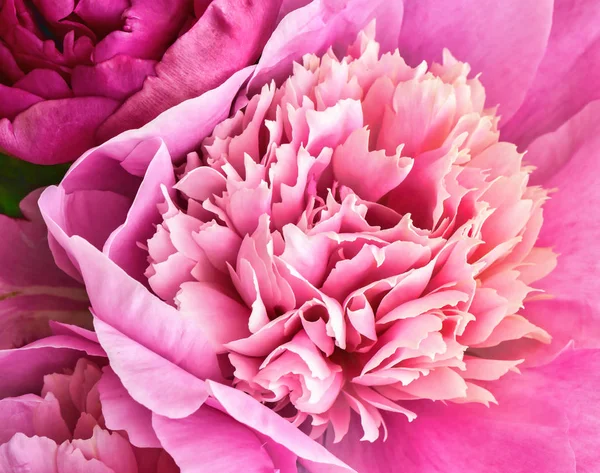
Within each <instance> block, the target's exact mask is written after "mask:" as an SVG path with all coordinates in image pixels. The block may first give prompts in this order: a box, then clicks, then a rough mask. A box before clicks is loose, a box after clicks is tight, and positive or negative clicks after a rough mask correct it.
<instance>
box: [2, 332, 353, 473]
mask: <svg viewBox="0 0 600 473" xmlns="http://www.w3.org/2000/svg"><path fill="white" fill-rule="evenodd" d="M55 329H56V334H55V335H52V336H50V337H47V338H45V339H44V340H41V341H39V342H36V343H34V344H31V345H28V346H26V347H23V348H20V349H15V350H0V369H2V373H3V375H4V374H8V375H9V379H6V378H5V377H4V376H3V378H2V380H0V394H1V399H0V472H2V473H9V472H10V473H12V472H14V471H28V472H31V473H51V472H56V473H74V472H79V471H83V470H86V471H88V470H89V471H94V472H101V473H132V472H139V473H152V472H156V473H167V472H168V473H171V472H173V473H176V472H179V471H189V470H190V469H192V470H193V469H196V468H198V467H199V466H200V467H202V468H205V469H207V471H226V469H228V470H227V471H240V470H242V469H245V468H246V467H247V466H248V465H252V466H253V467H254V468H256V469H257V470H256V471H258V470H260V471H264V472H275V471H296V463H297V461H299V462H300V464H304V465H307V466H308V467H310V468H314V469H315V470H316V471H319V470H318V469H319V468H324V467H325V466H326V467H327V468H330V470H327V471H337V472H343V471H346V472H348V471H351V470H350V469H349V468H348V467H346V466H345V465H343V464H342V463H341V462H340V461H339V460H337V459H336V458H335V457H333V456H332V455H331V454H329V453H328V452H327V451H326V450H325V449H324V448H323V447H322V446H321V445H318V444H316V443H314V442H313V441H311V440H310V439H309V438H308V437H306V436H305V435H304V434H302V433H301V432H299V431H297V430H296V429H294V427H293V426H292V425H290V424H289V423H287V422H286V421H285V420H283V419H281V418H280V417H278V416H277V415H276V414H275V413H273V412H271V411H269V410H268V409H266V408H264V407H263V406H260V405H258V406H254V405H252V403H256V401H254V400H252V399H250V398H247V397H246V396H244V395H243V394H241V393H239V392H237V391H235V390H233V389H232V388H228V387H227V386H223V385H220V384H218V383H213V382H210V383H207V385H206V394H207V399H206V402H205V403H204V404H203V406H202V407H201V408H200V409H199V410H197V411H196V412H194V413H193V414H192V415H190V416H188V417H186V418H185V419H169V418H166V417H162V416H159V415H156V414H153V413H151V412H150V411H149V410H147V409H146V408H144V407H143V406H141V405H140V404H138V403H137V402H135V401H134V400H133V399H132V398H131V397H130V395H129V394H128V392H127V390H126V389H125V388H124V387H123V385H122V384H121V382H120V381H119V378H118V377H117V376H116V375H115V373H114V372H113V371H112V369H111V368H110V367H109V366H107V365H106V357H105V354H104V352H103V351H102V349H101V348H100V346H99V345H98V344H97V340H96V339H95V335H94V334H93V332H89V331H87V330H85V329H73V328H72V327H71V328H69V327H68V326H61V327H58V326H56V327H55ZM36 352H39V353H36ZM39 354H41V355H42V356H39ZM44 358H45V359H46V363H45V362H44V361H43V359H44ZM48 361H50V362H51V364H48V363H47V362H48ZM24 363H26V364H27V369H26V371H27V374H28V375H29V379H27V377H20V378H18V379H17V378H13V379H10V372H11V366H14V365H15V364H17V365H22V364H24ZM36 377H37V378H36ZM165 388H166V389H167V390H168V387H167V386H165ZM7 396H11V397H7ZM209 396H210V397H209ZM261 409H263V410H264V411H266V412H264V411H261ZM243 410H247V411H249V412H251V413H252V415H251V416H244V418H243V419H240V417H241V413H242V412H243ZM206 432H210V435H206ZM230 451H234V452H235V457H232V456H231V455H229V452H230ZM292 469H293V470H292Z"/></svg>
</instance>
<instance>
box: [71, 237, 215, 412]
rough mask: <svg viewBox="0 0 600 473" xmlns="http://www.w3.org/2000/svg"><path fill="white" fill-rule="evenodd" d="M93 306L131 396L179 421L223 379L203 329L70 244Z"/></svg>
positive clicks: (91, 252)
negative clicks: (209, 381)
mask: <svg viewBox="0 0 600 473" xmlns="http://www.w3.org/2000/svg"><path fill="white" fill-rule="evenodd" d="M69 245H70V246H69V251H70V252H71V254H72V255H73V258H74V260H75V261H76V262H77V264H78V266H79V268H80V269H81V273H82V276H83V279H84V281H85V283H86V288H87V291H88V294H89V296H90V301H91V303H92V311H93V313H94V316H95V320H94V326H95V328H96V333H97V334H98V339H99V340H100V344H101V345H102V346H103V348H104V349H105V350H106V353H107V355H108V358H109V360H110V365H111V367H112V369H113V370H114V372H115V373H116V374H117V375H118V376H119V378H120V379H121V382H122V383H123V385H124V386H125V388H126V389H127V391H128V392H129V393H130V394H131V396H132V397H133V398H134V399H135V400H136V401H138V402H139V403H140V404H142V405H144V406H145V407H147V408H149V409H151V410H153V411H154V412H157V413H158V414H161V415H164V416H167V417H174V418H180V417H185V416H187V415H189V414H191V413H192V412H194V411H196V410H197V409H198V407H199V406H200V405H201V404H202V403H203V402H204V400H205V398H206V390H205V387H204V383H203V381H201V380H202V379H204V378H213V379H215V378H216V379H219V378H220V370H219V367H218V365H217V358H216V354H215V352H214V350H213V349H212V348H211V347H210V344H209V343H208V341H207V340H206V338H205V337H204V335H203V333H202V332H201V331H200V330H199V328H198V327H197V326H196V325H195V324H194V323H193V321H191V320H189V319H185V318H182V317H181V315H180V314H179V313H178V312H177V310H176V309H175V308H173V307H171V306H169V305H168V304H166V303H165V302H163V301H161V300H160V299H158V298H157V297H156V296H154V295H153V294H151V293H150V292H149V291H148V290H147V289H146V288H145V287H144V286H142V285H141V284H140V283H139V282H137V281H135V280H134V279H132V278H131V277H130V276H128V275H127V274H126V273H125V272H124V271H123V270H122V269H120V268H119V267H118V266H117V265H116V264H115V263H113V262H112V261H110V260H109V259H108V258H107V257H106V256H105V255H104V254H102V253H101V252H100V251H98V250H97V249H95V248H94V247H92V246H91V245H90V244H89V243H88V242H86V241H85V240H82V239H81V238H79V237H72V238H71V239H69Z"/></svg>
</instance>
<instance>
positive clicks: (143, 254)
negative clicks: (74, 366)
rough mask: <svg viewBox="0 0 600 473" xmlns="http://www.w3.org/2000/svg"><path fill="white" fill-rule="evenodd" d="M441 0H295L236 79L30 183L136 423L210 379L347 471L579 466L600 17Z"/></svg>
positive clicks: (593, 321) (590, 447) (588, 381)
mask: <svg viewBox="0 0 600 473" xmlns="http://www.w3.org/2000/svg"><path fill="white" fill-rule="evenodd" d="M290 3H294V2H290ZM301 3H302V2H301ZM446 5H447V3H446V2H444V3H443V6H442V3H441V2H436V1H433V0H432V1H423V2H418V3H417V2H415V3H409V2H404V4H403V3H402V2H374V1H372V0H370V1H368V2H367V1H358V0H356V1H350V2H343V3H336V2H311V3H309V4H308V5H306V6H304V7H302V8H299V9H298V10H295V11H293V12H292V13H290V14H289V15H287V16H286V17H285V18H284V19H283V20H282V21H281V23H280V24H279V26H278V27H277V29H276V30H275V32H274V34H273V36H272V37H271V39H270V40H269V41H268V42H267V44H266V46H265V48H264V50H263V53H262V55H261V58H260V61H259V63H258V65H257V67H256V68H254V69H246V70H242V71H240V72H238V73H236V74H234V75H232V76H231V77H230V78H229V79H228V80H227V81H225V82H224V83H223V84H222V85H221V86H219V87H218V88H216V89H213V90H211V91H209V92H206V93H205V94H203V95H201V96H199V97H197V98H195V99H192V100H189V101H187V102H184V103H182V104H180V105H178V106H176V107H174V108H171V109H169V110H167V111H166V112H164V113H163V114H162V115H160V116H159V117H157V118H156V119H155V120H154V121H152V122H150V123H149V124H148V125H146V126H144V127H142V128H140V129H138V130H132V131H128V132H126V133H124V134H122V135H120V136H118V137H116V138H114V139H111V140H109V141H108V142H106V143H105V144H103V145H101V146H100V147H98V148H96V149H92V150H90V151H88V152H86V153H85V154H84V155H83V156H82V157H81V158H80V159H79V161H77V163H75V165H74V166H73V167H72V168H71V170H70V171H69V173H68V175H67V176H66V177H65V179H64V181H63V182H62V183H61V185H60V186H58V187H55V188H50V189H48V190H47V191H45V193H44V194H43V196H42V198H41V199H40V205H41V208H42V212H43V215H44V218H45V219H46V223H47V224H48V228H49V229H50V232H51V235H52V238H53V239H54V240H52V242H53V243H52V244H53V250H54V255H55V259H56V262H57V264H58V265H59V266H60V267H61V268H62V269H64V270H65V271H66V272H68V273H69V274H71V275H72V276H73V277H77V278H80V279H81V280H82V281H83V282H84V283H85V287H86V290H87V292H88V294H89V297H90V300H91V305H92V311H93V313H94V327H95V331H96V335H97V337H98V340H99V342H100V345H101V346H102V347H103V349H104V350H105V351H106V353H107V356H108V360H109V363H110V367H111V369H112V370H113V371H114V373H115V374H116V377H118V379H119V380H120V382H121V383H122V385H123V386H124V388H125V389H126V391H127V392H128V393H129V394H130V396H131V397H132V398H133V399H134V400H135V402H137V403H139V404H140V405H141V406H143V408H144V409H147V410H148V411H150V412H151V416H153V417H154V416H160V418H164V419H168V422H173V423H174V425H177V426H180V425H182V424H183V425H187V423H188V422H191V421H190V420H189V419H194V418H195V416H196V415H197V413H198V412H202V409H204V406H206V405H207V404H206V403H207V402H208V401H207V399H217V401H218V402H219V403H221V405H222V406H224V404H223V403H224V402H225V401H224V400H223V398H222V397H221V398H219V394H218V393H219V392H220V391H219V390H220V389H222V390H224V392H226V393H227V396H228V398H229V400H230V402H231V403H230V404H229V406H230V409H228V410H227V411H228V413H229V415H231V416H233V417H234V418H235V419H236V420H237V421H239V422H242V423H244V422H250V420H251V419H252V420H256V419H262V418H263V416H267V415H269V416H270V417H269V418H270V419H277V420H278V421H281V422H279V423H277V424H276V426H274V427H273V428H274V429H276V430H277V431H278V432H279V433H280V434H281V435H280V436H279V437H277V438H275V437H274V436H271V438H273V439H274V440H275V441H280V439H282V438H285V439H288V440H289V437H288V434H289V435H291V433H292V432H295V433H296V435H297V436H298V437H297V438H298V439H300V438H302V439H303V441H308V439H307V437H305V436H303V435H304V434H301V433H300V430H303V431H307V432H309V433H310V434H311V435H312V436H313V437H314V438H315V439H317V440H318V441H319V442H321V443H322V444H323V445H325V446H326V447H327V449H328V450H329V451H330V452H333V453H335V454H336V455H337V456H338V457H339V458H340V459H341V460H342V461H344V462H347V463H348V464H349V465H351V466H352V467H353V468H355V469H356V471H359V472H369V473H371V472H374V473H377V472H387V471H390V468H395V465H399V468H400V467H401V468H402V470H403V471H407V472H415V473H416V472H434V471H448V472H454V471H456V472H459V471H460V472H462V471H481V470H485V471H497V472H505V471H511V472H513V471H514V472H525V471H531V470H532V469H537V470H539V471H545V472H556V473H559V472H560V473H563V472H571V471H572V472H575V471H593V468H594V467H595V466H594V465H595V464H596V461H597V458H596V457H597V454H596V453H595V452H596V451H597V442H596V441H595V437H594V432H595V431H596V430H597V429H598V419H599V418H600V411H599V409H598V407H597V406H598V395H597V394H596V392H597V391H598V383H599V382H600V379H599V378H598V374H597V373H598V368H599V366H598V364H599V362H600V353H599V352H598V351H597V349H598V348H599V344H598V330H597V326H598V325H597V324H598V320H597V316H598V294H599V293H600V292H599V291H598V283H597V281H596V280H595V279H594V278H593V275H594V274H595V273H597V272H598V269H599V268H598V261H597V258H594V254H595V253H594V252H595V251H596V250H594V248H595V246H594V245H595V243H596V233H597V232H595V223H594V220H593V218H590V217H589V212H590V210H589V209H594V208H595V207H596V206H597V204H598V203H599V202H598V198H599V194H598V192H597V187H595V185H594V179H595V173H596V172H597V167H598V164H597V163H598V160H597V159H595V153H596V149H597V143H596V141H597V136H598V120H597V118H596V117H597V113H598V111H599V107H600V105H599V102H598V101H597V100H596V99H597V98H598V97H597V94H598V91H597V89H596V88H593V87H589V85H588V81H589V80H590V77H589V74H587V73H584V72H586V71H587V69H589V68H591V69H592V71H593V72H592V73H597V70H598V60H599V59H600V58H598V57H597V53H596V50H597V48H593V42H594V41H595V37H594V34H593V33H592V32H593V31H595V30H594V27H593V25H594V24H595V22H596V21H597V20H598V18H595V17H594V14H595V12H594V11H592V8H591V6H592V4H591V2H586V1H584V0H582V1H580V2H576V5H575V6H573V5H572V4H571V3H568V2H557V4H556V6H555V8H554V9H553V6H552V4H551V2H546V1H542V2H536V3H535V4H534V3H529V4H527V5H523V3H522V2H517V1H516V0H515V1H508V2H502V4H497V3H495V2H491V1H487V0H486V1H483V2H481V1H480V2H471V1H464V2H453V3H452V5H451V6H446ZM294 6H296V5H294ZM596 16H597V15H596ZM372 19H376V20H377V23H376V24H377V32H375V31H374V29H373V26H372V25H373V24H372V23H370V21H371V20H372ZM368 25H371V26H368ZM361 30H364V33H360V34H358V33H359V31H361ZM574 30H576V31H581V35H578V36H577V39H576V40H570V39H568V37H566V36H565V34H564V31H574ZM357 34H358V40H356V42H355V43H354V44H352V43H353V41H354V40H355V38H356V35H357ZM330 47H331V48H332V49H329V48H330ZM444 48H447V50H446V52H443V50H444ZM565 51H568V54H567V53H565ZM567 57H568V59H569V60H566V59H567ZM455 58H456V59H455ZM292 60H296V61H298V62H297V63H296V64H292ZM422 61H425V62H422ZM462 61H464V62H462ZM590 65H591V66H593V67H591V66H590ZM470 71H473V72H474V73H475V75H474V76H472V75H471V74H470ZM549 71H551V72H549ZM478 72H482V75H481V77H478V76H477V75H476V73H478ZM248 79H249V80H248ZM564 82H568V85H569V87H565V86H564ZM242 86H244V88H242ZM241 88H242V89H241ZM240 89H241V92H240ZM554 89H558V90H559V92H557V93H556V94H554V93H549V92H548V91H553V90H554ZM563 90H565V91H566V90H569V91H571V94H572V95H573V96H571V95H561V94H563V92H562V91H563ZM573 91H575V92H573ZM564 94H567V92H564ZM232 104H233V108H232V110H233V111H232V113H230V109H231V106H232ZM498 104H499V108H498V110H497V111H498V113H499V114H500V115H498V114H497V113H496V108H495V107H496V105H498ZM531 117H533V118H531ZM526 149H528V150H529V151H528V153H527V154H526V155H525V156H523V154H522V153H523V152H524V151H525V150H526ZM523 161H524V163H523ZM529 164H534V165H536V166H537V167H538V169H537V170H536V171H534V169H533V167H531V166H530V165H529ZM555 189H558V190H557V191H555V192H553V193H552V194H550V191H554V190H555ZM549 196H550V197H551V198H550V199H549V200H548V197H549ZM582 204H585V205H582ZM554 251H555V252H556V253H557V254H560V257H559V260H558V266H557V268H556V269H554V271H552V270H553V268H554V266H555V264H556V260H555V256H554ZM582 274H585V275H590V276H589V277H587V278H585V279H584V280H581V275H582ZM545 276H547V277H545ZM544 277H545V278H544ZM542 278H544V279H542ZM573 346H574V347H575V348H573ZM519 370H521V371H522V374H519V373H518V371H519ZM515 371H516V373H515ZM224 384H227V385H229V386H226V387H223V385H224ZM216 386H218V387H217V388H216V389H215V387H216ZM436 401H442V402H436ZM481 404H484V405H481ZM496 404H497V405H496ZM234 411H235V414H234ZM283 418H287V419H289V422H288V421H287V420H286V421H283ZM273 422H274V421H273ZM265 424H266V422H263V423H262V425H265ZM274 425H275V424H274ZM294 425H296V426H297V430H296V427H294ZM284 426H285V427H284ZM177 428H179V427H177ZM177 428H174V429H173V430H174V433H173V434H175V431H177ZM290 429H291V430H290ZM159 437H160V436H159ZM206 437H207V438H210V436H209V435H207V436H206ZM361 440H363V441H362V442H361ZM177 445H179V444H178V443H177ZM282 445H284V444H282ZM311 445H312V444H311ZM284 446H286V448H289V447H288V446H287V444H285V445H284ZM247 450H248V451H250V450H252V446H248V447H247ZM170 453H171V454H172V456H173V458H174V459H175V461H176V463H177V464H178V465H179V466H180V467H182V468H184V467H185V466H186V465H187V463H185V462H186V461H187V460H188V459H189V458H190V457H189V456H188V455H189V451H185V453H183V452H181V451H180V453H181V456H180V457H178V456H177V454H176V452H175V450H173V452H171V451H170ZM303 458H304V459H305V460H306V457H303ZM327 463H329V461H328V462H327ZM301 464H303V465H304V467H306V468H308V469H309V470H314V471H334V470H333V468H334V467H330V466H325V465H317V466H315V465H311V464H310V463H309V462H306V461H302V462H301ZM338 466H339V467H341V466H340V465H338ZM276 467H277V466H276V465H274V467H273V468H272V470H275V469H276ZM221 471H232V472H233V471H238V470H237V469H235V468H234V467H233V466H223V468H222V470H221ZM265 471H271V470H269V469H266V470H265ZM289 471H296V466H295V465H292V464H290V465H289Z"/></svg>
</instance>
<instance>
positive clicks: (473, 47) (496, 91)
mask: <svg viewBox="0 0 600 473" xmlns="http://www.w3.org/2000/svg"><path fill="white" fill-rule="evenodd" d="M552 3H553V2H552V1H549V0H540V1H539V2H534V3H529V4H526V5H525V4H523V2H521V1H519V0H507V1H504V2H496V1H494V0H459V1H455V2H443V1H439V0H426V1H420V2H407V3H406V4H405V11H404V21H403V23H402V30H401V33H400V42H399V48H400V53H401V54H402V56H403V57H404V59H406V61H407V63H409V64H410V65H413V66H416V65H417V64H419V63H420V62H421V61H423V60H425V61H428V62H431V61H434V60H435V61H439V59H441V54H442V50H443V49H444V48H448V49H449V50H450V51H451V52H452V54H453V55H454V56H456V57H457V58H458V59H460V60H461V61H465V62H468V63H469V64H470V65H471V68H472V71H473V72H475V73H479V72H481V73H482V76H481V81H482V82H483V85H484V86H485V88H486V95H487V103H488V104H489V105H490V106H495V105H497V104H500V108H499V113H500V115H502V117H503V119H504V120H508V119H509V118H510V117H511V116H512V115H513V114H514V113H515V112H516V110H517V109H518V107H519V105H521V103H522V102H523V99H524V98H525V94H526V93H527V90H528V88H529V86H530V84H531V82H532V80H533V78H534V76H535V74H536V72H537V70H538V66H539V65H540V62H541V61H542V58H543V57H544V53H545V49H546V44H547V41H548V36H549V34H550V26H551V24H552V6H553V5H552Z"/></svg>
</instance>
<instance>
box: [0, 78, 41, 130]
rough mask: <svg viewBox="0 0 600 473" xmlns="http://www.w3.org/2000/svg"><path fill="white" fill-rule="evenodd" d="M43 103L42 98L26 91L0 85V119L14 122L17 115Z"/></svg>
mask: <svg viewBox="0 0 600 473" xmlns="http://www.w3.org/2000/svg"><path fill="white" fill-rule="evenodd" d="M41 101H43V98H42V97H40V96H38V95H35V94H33V93H31V92H29V91H27V90H24V89H19V88H16V87H7V86H5V85H2V84H0V117H2V118H3V120H2V122H3V121H4V120H6V119H8V120H14V119H15V117H16V116H17V115H19V114H20V113H21V112H24V111H25V110H27V109H28V108H29V107H31V106H32V105H35V104H36V103H39V102H41Z"/></svg>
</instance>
